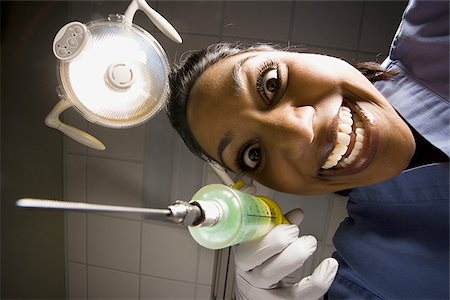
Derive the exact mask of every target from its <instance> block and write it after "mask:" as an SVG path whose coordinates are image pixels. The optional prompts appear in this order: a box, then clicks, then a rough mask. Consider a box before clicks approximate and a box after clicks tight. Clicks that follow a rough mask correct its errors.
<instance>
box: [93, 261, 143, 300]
mask: <svg viewBox="0 0 450 300" xmlns="http://www.w3.org/2000/svg"><path fill="white" fill-rule="evenodd" d="M87 282H88V289H87V298H88V299H138V298H139V275H137V274H132V273H126V272H122V271H116V270H109V269H105V268H98V267H94V266H88V271H87Z"/></svg>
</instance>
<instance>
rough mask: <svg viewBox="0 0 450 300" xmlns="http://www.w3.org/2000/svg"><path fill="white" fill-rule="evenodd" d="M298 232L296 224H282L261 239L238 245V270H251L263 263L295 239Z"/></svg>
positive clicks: (235, 257)
mask: <svg viewBox="0 0 450 300" xmlns="http://www.w3.org/2000/svg"><path fill="white" fill-rule="evenodd" d="M298 233H299V230H298V227H297V226H296V225H286V224H281V225H278V226H276V227H275V228H273V229H272V230H271V231H270V232H269V233H268V234H267V235H265V236H264V237H263V238H261V239H258V240H254V241H249V242H245V243H242V244H240V245H238V246H236V247H235V248H234V260H235V263H236V267H237V268H238V271H249V270H252V269H254V268H255V267H256V266H259V265H261V264H262V263H263V262H265V261H266V260H268V259H269V258H270V257H272V256H274V255H275V254H277V253H279V252H281V251H282V250H283V249H284V248H286V247H287V246H288V245H289V244H290V243H292V242H293V241H295V240H296V239H297V237H298Z"/></svg>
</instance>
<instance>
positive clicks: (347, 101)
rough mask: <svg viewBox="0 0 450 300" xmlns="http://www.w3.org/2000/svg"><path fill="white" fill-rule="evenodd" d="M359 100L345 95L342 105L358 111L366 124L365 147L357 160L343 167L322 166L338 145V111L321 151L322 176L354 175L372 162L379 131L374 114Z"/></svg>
mask: <svg viewBox="0 0 450 300" xmlns="http://www.w3.org/2000/svg"><path fill="white" fill-rule="evenodd" d="M359 101H361V100H359V99H358V98H356V96H354V95H345V96H344V98H343V101H342V105H345V106H347V107H348V108H350V110H351V111H352V113H353V114H355V113H356V114H357V115H358V116H359V117H360V118H361V121H362V122H363V124H364V143H363V148H362V149H361V151H360V153H359V154H358V156H357V157H356V158H355V160H354V161H353V162H352V163H351V164H350V165H348V166H347V167H345V168H342V169H334V168H331V169H322V168H321V166H322V165H323V164H324V163H325V161H326V160H327V158H328V157H329V156H330V154H331V152H332V151H333V149H334V147H335V146H336V139H337V126H338V125H339V112H338V113H337V114H336V117H335V118H334V120H333V121H332V123H331V125H330V128H329V131H328V136H327V142H326V144H325V146H324V147H323V149H322V151H321V159H320V161H319V170H318V172H317V174H318V175H319V176H320V177H324V176H326V177H330V176H346V175H354V174H357V173H359V172H361V171H363V170H364V169H366V168H367V167H368V166H369V165H370V163H371V162H372V160H373V158H374V156H375V153H376V152H377V150H378V144H379V142H378V141H379V138H378V136H379V133H378V130H377V128H376V127H375V124H376V119H375V118H374V117H373V116H371V115H369V114H368V113H367V112H365V111H364V110H363V109H362V108H361V107H360V106H359V105H358V104H357V102H359Z"/></svg>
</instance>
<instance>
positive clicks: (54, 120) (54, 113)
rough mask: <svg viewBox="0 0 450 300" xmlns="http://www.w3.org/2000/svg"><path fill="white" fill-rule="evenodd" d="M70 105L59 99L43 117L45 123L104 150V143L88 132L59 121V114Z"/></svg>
mask: <svg viewBox="0 0 450 300" xmlns="http://www.w3.org/2000/svg"><path fill="white" fill-rule="evenodd" d="M71 106H72V104H71V103H70V102H69V101H67V100H65V99H61V100H60V101H59V102H58V103H57V104H56V105H55V107H53V109H52V110H51V111H50V113H49V114H48V116H47V118H45V124H46V125H47V126H49V127H52V128H55V129H58V130H59V131H61V132H62V133H64V134H65V135H67V136H68V137H70V138H72V139H74V140H75V141H77V142H79V143H81V144H83V145H85V146H88V147H90V148H93V149H96V150H105V149H106V147H105V145H103V143H102V142H100V141H99V140H98V139H96V138H95V137H93V136H92V135H90V134H89V133H87V132H85V131H83V130H80V129H78V128H75V127H73V126H70V125H67V124H65V123H63V122H61V120H60V119H59V116H60V115H61V114H62V112H63V111H65V110H66V109H68V108H69V107H71Z"/></svg>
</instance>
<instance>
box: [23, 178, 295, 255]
mask: <svg viewBox="0 0 450 300" xmlns="http://www.w3.org/2000/svg"><path fill="white" fill-rule="evenodd" d="M16 205H17V206H20V207H30V208H50V209H62V210H77V211H101V212H124V213H129V212H131V213H143V214H146V215H148V216H150V217H151V216H165V217H167V219H168V220H170V221H172V222H174V223H176V224H180V225H184V226H187V227H188V229H189V232H190V234H191V236H192V237H193V238H194V240H195V241H196V242H197V243H199V244H200V245H202V246H204V247H206V248H209V249H222V248H226V247H228V246H232V245H236V244H239V243H241V242H244V241H248V240H253V239H256V238H258V237H261V236H263V235H265V234H267V233H268V232H269V231H270V230H271V229H272V228H273V227H274V226H276V225H278V224H281V223H285V224H288V223H289V222H288V221H287V220H286V218H284V216H283V213H282V211H281V209H280V207H279V206H278V204H277V203H276V202H275V201H273V200H272V199H270V198H267V197H264V196H254V195H250V194H247V193H245V192H242V191H239V190H237V189H234V188H232V187H228V186H226V185H223V184H210V185H207V186H204V187H203V188H201V189H200V190H199V191H198V192H197V193H196V194H195V195H194V196H193V197H192V200H191V201H189V202H188V201H176V202H175V203H174V204H172V205H169V206H168V208H142V207H129V206H115V205H103V204H91V203H84V202H67V201H57V200H47V199H34V198H24V199H20V200H18V201H17V202H16Z"/></svg>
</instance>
